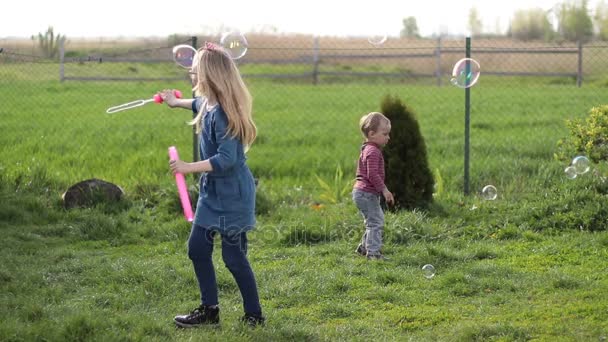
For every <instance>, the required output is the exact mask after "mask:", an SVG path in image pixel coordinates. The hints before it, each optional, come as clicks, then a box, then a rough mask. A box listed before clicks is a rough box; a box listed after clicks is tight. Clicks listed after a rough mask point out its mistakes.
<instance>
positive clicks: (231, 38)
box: [220, 31, 249, 59]
mask: <svg viewBox="0 0 608 342" xmlns="http://www.w3.org/2000/svg"><path fill="white" fill-rule="evenodd" d="M220 44H221V45H222V47H223V48H224V50H226V51H228V53H229V54H230V56H231V57H232V59H239V58H241V57H243V56H245V54H246V53H247V48H248V47H249V44H248V43H247V39H245V36H244V35H242V34H241V33H240V32H237V31H233V32H226V33H224V34H223V35H222V39H220Z"/></svg>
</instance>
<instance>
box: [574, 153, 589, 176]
mask: <svg viewBox="0 0 608 342" xmlns="http://www.w3.org/2000/svg"><path fill="white" fill-rule="evenodd" d="M572 166H573V167H574V170H576V173H577V174H579V175H582V174H585V173H587V172H588V171H589V169H590V168H591V167H590V162H589V159H588V158H587V157H585V156H578V157H576V158H574V159H572Z"/></svg>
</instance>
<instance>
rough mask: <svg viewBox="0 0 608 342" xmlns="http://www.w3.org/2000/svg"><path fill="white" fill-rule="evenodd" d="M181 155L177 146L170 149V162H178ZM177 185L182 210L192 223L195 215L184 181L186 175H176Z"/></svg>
mask: <svg viewBox="0 0 608 342" xmlns="http://www.w3.org/2000/svg"><path fill="white" fill-rule="evenodd" d="M178 159H179V155H178V154H177V149H176V148H175V146H171V147H169V160H178ZM175 184H177V191H178V192H179V199H180V201H181V202H182V209H183V210H184V216H185V217H186V220H188V222H192V221H193V220H194V215H193V214H192V205H191V204H190V196H189V195H188V189H187V188H186V180H185V179H184V175H183V174H181V173H179V172H178V173H176V174H175Z"/></svg>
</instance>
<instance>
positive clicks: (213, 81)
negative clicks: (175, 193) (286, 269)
mask: <svg viewBox="0 0 608 342" xmlns="http://www.w3.org/2000/svg"><path fill="white" fill-rule="evenodd" d="M191 77H192V83H193V90H194V92H195V95H196V96H195V98H194V99H178V98H176V97H175V95H174V92H173V90H169V89H166V90H163V91H162V92H161V93H160V94H161V97H162V99H163V100H164V102H165V103H166V104H167V105H168V106H169V107H171V108H174V107H177V108H186V109H192V111H193V112H195V113H197V115H196V117H195V118H194V120H193V121H192V122H191V124H193V125H196V131H197V132H198V133H200V149H199V152H200V157H201V158H200V159H201V160H200V161H197V162H192V163H188V162H184V161H182V160H175V161H171V162H170V163H169V166H170V168H171V170H172V172H173V173H178V172H179V173H182V174H189V173H202V176H201V179H200V188H199V189H200V190H199V197H198V201H197V205H196V214H195V217H194V222H193V224H192V230H191V232H190V237H189V239H188V256H189V258H190V259H191V260H192V264H193V266H194V272H195V274H196V277H197V279H198V284H199V290H200V293H201V303H200V305H199V306H197V307H196V308H195V309H194V310H192V311H191V312H190V313H189V314H187V315H178V316H175V318H174V321H175V324H176V325H177V326H179V327H184V328H189V327H196V326H200V325H203V324H217V323H219V312H220V308H219V301H218V293H217V292H218V291H217V283H216V277H215V269H214V266H213V261H212V258H211V256H212V253H213V240H214V237H215V236H216V235H218V234H219V235H220V236H221V240H222V258H223V260H224V263H225V264H226V267H227V268H228V269H229V270H230V272H231V273H232V275H233V277H234V279H235V280H236V283H237V285H238V287H239V289H240V292H241V296H242V298H243V308H244V311H245V315H244V316H243V317H242V320H243V322H245V323H247V324H249V325H251V326H256V325H259V324H263V323H264V320H265V318H264V316H262V308H261V306H260V300H259V295H258V290H257V284H256V281H255V276H254V274H253V271H252V269H251V266H250V264H249V261H248V260H247V232H248V231H249V230H251V229H253V228H254V226H255V183H254V179H253V175H252V174H251V171H250V170H249V167H248V166H247V164H246V157H245V152H246V150H247V149H248V148H249V146H251V144H252V143H253V141H254V140H255V137H256V132H257V130H256V126H255V124H254V122H253V119H252V99H251V95H250V93H249V90H248V89H247V86H246V85H245V83H244V82H243V80H242V78H241V76H240V73H239V70H238V68H237V67H236V65H235V63H234V61H233V60H232V59H231V58H230V55H229V54H228V53H227V52H226V51H224V50H223V49H222V48H221V47H219V46H217V45H215V44H212V43H206V44H205V46H204V47H202V48H201V49H199V50H198V51H197V53H196V55H195V58H194V60H193V65H192V69H191Z"/></svg>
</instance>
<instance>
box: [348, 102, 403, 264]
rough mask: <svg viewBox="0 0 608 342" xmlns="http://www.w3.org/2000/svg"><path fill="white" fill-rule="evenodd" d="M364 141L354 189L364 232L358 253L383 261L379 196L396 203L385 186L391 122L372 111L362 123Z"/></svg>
mask: <svg viewBox="0 0 608 342" xmlns="http://www.w3.org/2000/svg"><path fill="white" fill-rule="evenodd" d="M359 126H360V128H361V132H362V133H363V136H364V137H365V142H364V143H363V146H362V147H361V154H360V155H359V163H358V165H357V179H356V181H355V185H354V189H353V201H354V202H355V204H356V205H357V208H358V209H359V212H360V213H361V215H362V216H363V219H364V223H365V233H363V238H362V239H361V243H360V244H359V246H358V247H357V250H356V252H357V253H359V254H360V255H364V256H367V259H370V260H382V259H384V256H383V255H382V253H381V252H380V249H381V248H382V233H383V231H384V212H383V211H382V208H381V207H380V195H382V196H384V199H385V200H386V203H387V204H389V205H392V204H393V203H394V198H393V194H392V193H391V192H390V191H389V190H388V188H387V187H386V185H384V157H383V156H382V151H381V150H380V149H381V148H382V147H383V146H384V145H386V144H387V143H388V141H389V139H390V136H389V134H390V132H391V122H390V120H389V119H388V118H387V117H386V116H384V115H383V114H382V113H378V112H372V113H369V114H367V115H364V116H363V117H362V118H361V120H360V121H359Z"/></svg>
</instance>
